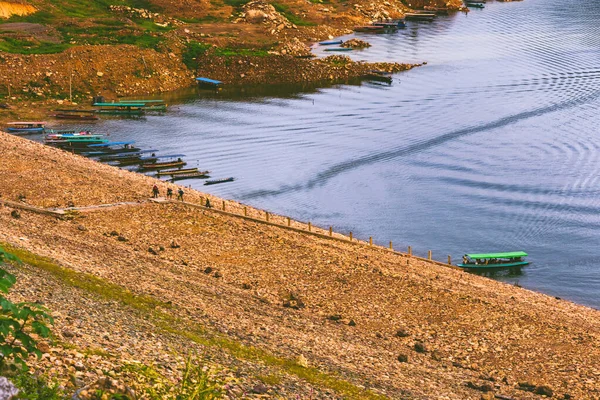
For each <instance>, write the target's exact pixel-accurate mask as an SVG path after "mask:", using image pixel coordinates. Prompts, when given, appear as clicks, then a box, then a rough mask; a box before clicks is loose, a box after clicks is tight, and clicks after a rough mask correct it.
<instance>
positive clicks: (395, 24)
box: [373, 19, 406, 29]
mask: <svg viewBox="0 0 600 400" xmlns="http://www.w3.org/2000/svg"><path fill="white" fill-rule="evenodd" d="M373 26H383V27H384V28H389V29H398V28H404V27H406V24H405V23H404V21H403V20H401V19H399V20H396V21H376V22H373Z"/></svg>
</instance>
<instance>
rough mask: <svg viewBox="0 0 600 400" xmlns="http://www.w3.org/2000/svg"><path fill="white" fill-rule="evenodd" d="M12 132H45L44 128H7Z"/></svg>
mask: <svg viewBox="0 0 600 400" xmlns="http://www.w3.org/2000/svg"><path fill="white" fill-rule="evenodd" d="M6 130H7V131H8V132H10V133H22V134H27V133H42V132H44V128H7V129H6Z"/></svg>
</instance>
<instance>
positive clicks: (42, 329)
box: [0, 247, 54, 371]
mask: <svg viewBox="0 0 600 400" xmlns="http://www.w3.org/2000/svg"><path fill="white" fill-rule="evenodd" d="M5 260H8V261H12V262H19V260H18V259H17V258H16V257H15V256H13V255H12V254H10V253H7V252H5V251H4V249H3V248H1V247H0V265H2V264H3V263H4V262H5ZM15 282H16V278H15V276H14V275H12V274H10V273H8V272H7V271H6V270H4V269H2V268H0V371H1V370H4V369H5V368H6V367H7V366H10V368H11V369H13V370H15V369H16V368H17V366H19V367H21V369H22V370H27V364H25V360H26V359H27V358H28V357H29V355H30V354H35V355H36V356H38V357H41V356H42V353H41V352H40V351H39V350H38V349H37V347H36V345H37V343H36V340H35V339H34V337H33V336H32V334H33V335H37V336H39V337H43V338H47V337H48V336H50V329H49V328H48V326H47V324H52V323H53V322H54V321H53V320H52V317H51V316H50V315H48V314H47V313H46V309H45V308H43V307H42V306H40V305H38V304H31V303H13V302H11V301H10V300H8V299H7V298H6V297H5V296H4V294H8V291H9V289H10V288H11V287H12V286H13V285H14V284H15ZM9 363H10V364H9Z"/></svg>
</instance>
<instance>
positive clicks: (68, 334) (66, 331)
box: [62, 329, 75, 338]
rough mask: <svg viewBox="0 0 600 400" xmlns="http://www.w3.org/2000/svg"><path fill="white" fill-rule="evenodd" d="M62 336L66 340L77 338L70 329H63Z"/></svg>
mask: <svg viewBox="0 0 600 400" xmlns="http://www.w3.org/2000/svg"><path fill="white" fill-rule="evenodd" d="M62 335H63V336H64V337H66V338H72V337H75V332H73V331H71V330H69V329H63V331H62Z"/></svg>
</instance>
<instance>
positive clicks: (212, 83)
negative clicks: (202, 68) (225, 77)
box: [196, 77, 223, 88]
mask: <svg viewBox="0 0 600 400" xmlns="http://www.w3.org/2000/svg"><path fill="white" fill-rule="evenodd" d="M196 82H197V83H198V84H199V85H201V86H209V87H212V88H216V87H219V86H221V85H222V84H223V82H221V81H218V80H216V79H210V78H203V77H199V78H196Z"/></svg>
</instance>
